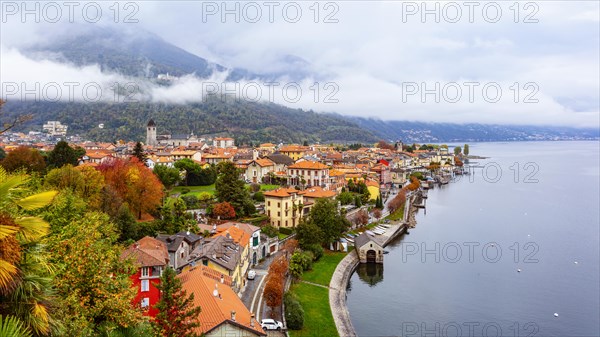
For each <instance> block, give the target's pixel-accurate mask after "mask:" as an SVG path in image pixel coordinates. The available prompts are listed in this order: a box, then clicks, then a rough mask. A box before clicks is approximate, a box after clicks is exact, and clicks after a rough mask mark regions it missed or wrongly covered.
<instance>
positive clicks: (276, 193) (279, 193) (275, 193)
mask: <svg viewBox="0 0 600 337" xmlns="http://www.w3.org/2000/svg"><path fill="white" fill-rule="evenodd" d="M292 193H298V194H303V193H302V191H298V190H296V189H294V188H278V189H276V190H272V191H266V192H264V193H263V194H264V196H265V197H278V198H285V197H289V196H291V194H292Z"/></svg>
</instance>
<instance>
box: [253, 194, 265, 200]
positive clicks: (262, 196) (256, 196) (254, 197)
mask: <svg viewBox="0 0 600 337" xmlns="http://www.w3.org/2000/svg"><path fill="white" fill-rule="evenodd" d="M252 199H254V201H258V202H262V201H265V195H264V194H263V192H256V193H254V195H253V196H252Z"/></svg>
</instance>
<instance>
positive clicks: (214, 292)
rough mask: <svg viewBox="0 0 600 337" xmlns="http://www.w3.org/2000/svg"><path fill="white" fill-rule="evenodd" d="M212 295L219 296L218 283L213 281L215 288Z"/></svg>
mask: <svg viewBox="0 0 600 337" xmlns="http://www.w3.org/2000/svg"><path fill="white" fill-rule="evenodd" d="M213 296H214V297H221V294H219V285H218V284H216V283H215V290H213Z"/></svg>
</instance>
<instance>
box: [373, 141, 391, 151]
mask: <svg viewBox="0 0 600 337" xmlns="http://www.w3.org/2000/svg"><path fill="white" fill-rule="evenodd" d="M375 146H377V147H378V148H380V149H385V150H395V147H394V145H392V144H390V143H388V142H386V141H385V140H380V141H379V142H377V144H375Z"/></svg>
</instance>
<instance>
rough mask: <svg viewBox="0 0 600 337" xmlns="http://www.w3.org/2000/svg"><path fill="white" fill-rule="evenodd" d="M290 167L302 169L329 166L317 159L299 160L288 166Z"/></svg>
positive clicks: (317, 168) (323, 168)
mask: <svg viewBox="0 0 600 337" xmlns="http://www.w3.org/2000/svg"><path fill="white" fill-rule="evenodd" d="M288 168H290V169H304V170H325V169H327V168H329V167H328V166H327V165H325V164H321V163H319V162H318V161H310V160H305V161H299V162H297V163H295V164H293V165H290V166H288Z"/></svg>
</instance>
